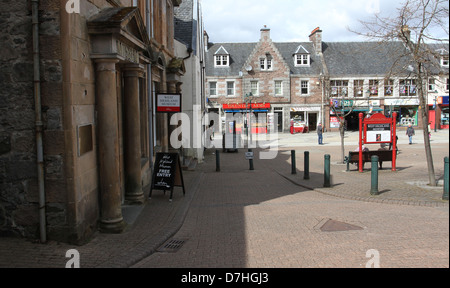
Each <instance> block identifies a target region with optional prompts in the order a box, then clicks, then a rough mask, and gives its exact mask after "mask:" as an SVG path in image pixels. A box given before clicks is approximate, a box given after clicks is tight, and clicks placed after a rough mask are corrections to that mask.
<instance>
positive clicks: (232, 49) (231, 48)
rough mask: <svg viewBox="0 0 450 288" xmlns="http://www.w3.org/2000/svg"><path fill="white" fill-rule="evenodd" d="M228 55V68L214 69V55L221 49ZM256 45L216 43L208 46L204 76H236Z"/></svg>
mask: <svg viewBox="0 0 450 288" xmlns="http://www.w3.org/2000/svg"><path fill="white" fill-rule="evenodd" d="M222 46H223V48H224V49H225V50H226V51H228V53H230V66H229V67H220V68H214V54H215V53H216V52H217V50H219V49H220V48H221V47H222ZM255 46H256V43H217V44H212V46H209V48H208V52H206V71H205V72H206V75H207V76H211V77H221V76H231V75H234V76H238V75H239V72H240V71H241V69H242V67H244V64H245V62H246V61H247V59H248V57H249V56H250V53H252V51H253V49H254V48H255Z"/></svg>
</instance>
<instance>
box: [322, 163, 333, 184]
mask: <svg viewBox="0 0 450 288" xmlns="http://www.w3.org/2000/svg"><path fill="white" fill-rule="evenodd" d="M330 160H331V156H330V155H325V169H324V170H325V171H324V172H325V173H324V178H325V181H324V184H323V187H326V188H328V187H331V176H330V174H331V169H330V164H331V161H330Z"/></svg>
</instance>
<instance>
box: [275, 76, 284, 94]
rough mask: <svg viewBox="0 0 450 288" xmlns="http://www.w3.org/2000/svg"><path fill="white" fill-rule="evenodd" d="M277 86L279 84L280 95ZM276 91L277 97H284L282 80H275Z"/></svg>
mask: <svg viewBox="0 0 450 288" xmlns="http://www.w3.org/2000/svg"><path fill="white" fill-rule="evenodd" d="M277 84H279V85H280V87H279V92H280V93H277V89H278V88H277ZM274 88H275V89H274V90H275V96H282V95H283V81H281V80H275V84H274Z"/></svg>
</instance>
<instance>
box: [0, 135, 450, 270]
mask: <svg viewBox="0 0 450 288" xmlns="http://www.w3.org/2000/svg"><path fill="white" fill-rule="evenodd" d="M348 134H349V135H348V136H347V137H348V138H346V152H347V153H348V151H350V150H353V148H354V147H356V142H355V141H356V140H355V134H352V133H348ZM417 135H419V136H416V141H420V137H421V136H420V135H421V134H420V133H419V132H418V133H417ZM315 137H316V136H315V135H314V134H303V135H300V134H298V135H287V134H283V135H280V141H279V145H280V147H279V152H278V156H277V158H276V159H273V160H260V159H255V160H254V167H255V170H254V171H250V170H249V164H248V161H246V160H245V156H244V153H243V152H244V151H243V150H240V151H239V153H221V154H220V157H221V172H216V171H215V155H214V152H215V151H214V150H208V151H207V156H206V159H205V162H204V163H202V164H199V165H198V166H197V169H196V171H184V178H185V182H186V187H187V195H186V196H185V197H183V196H182V192H181V191H178V190H175V194H174V201H173V202H172V203H170V202H169V201H168V195H167V194H166V195H163V194H162V193H157V192H155V193H154V197H153V199H151V200H149V201H148V203H146V205H144V206H142V207H139V209H141V211H140V214H139V217H138V218H137V219H136V220H135V221H134V222H133V223H132V224H130V225H129V227H128V229H127V230H126V231H125V232H124V233H122V234H120V235H109V234H101V233H98V234H96V235H95V237H94V239H93V240H92V241H91V242H89V243H88V244H86V245H84V246H79V247H73V246H71V245H68V244H64V243H56V242H52V241H50V242H49V243H46V244H38V243H32V242H30V241H27V240H24V239H16V238H0V267H55V268H63V267H65V265H66V263H67V261H68V260H69V258H66V255H65V254H66V251H67V250H69V249H77V250H78V251H79V253H80V262H81V263H80V265H81V267H82V268H88V267H139V268H143V267H150V268H153V267H158V268H172V267H176V268H197V267H199V268H219V267H223V268H278V267H284V268H291V267H292V268H304V267H317V268H321V267H342V268H347V267H349V268H350V267H351V268H359V267H365V266H366V263H367V262H368V261H369V260H370V259H371V258H368V257H366V253H367V251H369V250H371V249H376V250H377V251H378V252H379V255H380V261H379V262H380V266H381V267H386V268H387V267H393V268H396V267H398V268H400V267H406V268H414V267H446V268H448V267H449V241H448V240H449V230H448V227H449V206H448V201H443V200H442V199H441V198H442V195H443V188H442V187H437V188H431V187H427V185H426V183H427V178H428V177H427V174H426V161H425V160H424V159H425V158H424V156H422V155H423V154H424V153H423V145H421V143H420V142H419V143H418V144H415V145H412V146H409V145H406V144H405V143H406V142H405V139H402V138H401V139H400V143H399V144H400V150H401V153H400V155H399V161H398V171H397V172H392V171H390V164H389V163H385V164H384V165H383V166H384V167H385V169H384V170H382V171H380V174H379V175H380V181H379V190H380V192H382V193H381V194H380V195H378V196H371V195H370V177H371V173H370V167H369V166H370V164H366V170H365V171H364V173H359V172H358V171H357V169H356V167H355V166H353V167H351V168H352V170H351V171H349V172H348V171H346V165H343V164H340V163H339V162H340V160H339V158H340V156H339V151H340V147H339V136H338V135H336V134H333V133H327V134H325V145H323V146H318V145H316V144H315V143H316V140H315ZM293 149H295V150H296V155H297V157H296V162H297V174H296V175H292V174H291V159H290V151H291V150H293ZM304 151H309V152H310V176H311V179H310V180H308V181H305V180H303V152H304ZM256 152H257V153H256V156H257V155H258V152H259V150H257V151H256ZM433 153H434V156H435V158H434V159H435V163H436V164H435V169H436V174H437V176H438V177H440V176H442V175H443V158H444V157H446V156H448V131H443V132H439V133H438V135H433ZM325 154H329V155H331V174H332V187H331V188H324V187H323V182H324V177H323V169H324V168H323V165H324V164H323V163H324V160H323V159H324V155H325ZM441 163H442V164H441ZM133 209H136V208H133ZM329 219H332V220H335V221H340V222H344V223H348V224H351V225H355V226H358V227H361V228H362V229H361V230H352V231H335V232H324V231H322V230H321V229H320V228H321V227H322V225H323V224H324V223H325V222H326V221H328V220H329ZM171 239H172V240H182V241H184V244H183V245H181V246H180V247H179V250H177V251H175V252H173V253H169V252H161V251H159V250H158V248H160V247H161V246H162V245H163V244H164V243H165V242H166V241H168V240H171Z"/></svg>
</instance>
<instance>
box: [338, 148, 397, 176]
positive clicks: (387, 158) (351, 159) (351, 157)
mask: <svg viewBox="0 0 450 288" xmlns="http://www.w3.org/2000/svg"><path fill="white" fill-rule="evenodd" d="M372 156H378V162H379V163H380V169H383V162H392V150H377V151H364V152H363V159H362V160H363V169H364V164H365V163H366V162H372ZM345 162H346V163H347V171H350V164H357V165H359V152H357V151H355V152H349V153H348V157H345Z"/></svg>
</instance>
